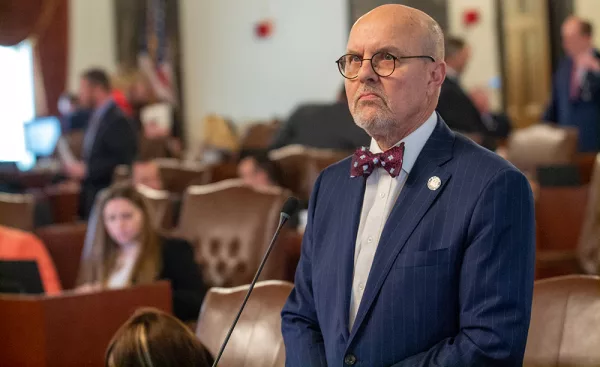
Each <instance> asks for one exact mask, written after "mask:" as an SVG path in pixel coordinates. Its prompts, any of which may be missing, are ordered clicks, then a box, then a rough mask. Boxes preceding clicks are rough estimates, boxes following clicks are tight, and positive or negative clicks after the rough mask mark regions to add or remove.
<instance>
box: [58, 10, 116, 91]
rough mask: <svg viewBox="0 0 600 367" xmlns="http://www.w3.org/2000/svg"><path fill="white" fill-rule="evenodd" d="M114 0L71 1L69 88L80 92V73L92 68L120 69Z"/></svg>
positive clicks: (111, 70) (112, 70)
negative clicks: (118, 66) (114, 21)
mask: <svg viewBox="0 0 600 367" xmlns="http://www.w3.org/2000/svg"><path fill="white" fill-rule="evenodd" d="M113 19H114V8H113V0H70V2H69V57H68V73H67V78H68V80H67V88H68V89H69V90H70V91H72V92H76V91H77V87H78V84H79V74H80V73H81V72H82V71H84V70H85V69H87V68H90V67H101V68H104V69H106V70H107V71H109V72H114V71H115V70H116V48H115V41H114V40H115V36H114V32H115V27H114V23H113Z"/></svg>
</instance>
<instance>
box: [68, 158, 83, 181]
mask: <svg viewBox="0 0 600 367" xmlns="http://www.w3.org/2000/svg"><path fill="white" fill-rule="evenodd" d="M64 169H65V174H66V175H67V176H69V178H72V179H75V180H83V179H84V178H85V175H86V174H87V167H86V165H85V163H83V162H81V161H77V162H73V163H67V164H66V165H65V167H64Z"/></svg>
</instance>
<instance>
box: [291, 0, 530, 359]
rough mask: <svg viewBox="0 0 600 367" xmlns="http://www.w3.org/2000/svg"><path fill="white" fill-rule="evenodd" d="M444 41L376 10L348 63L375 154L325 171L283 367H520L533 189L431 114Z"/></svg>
mask: <svg viewBox="0 0 600 367" xmlns="http://www.w3.org/2000/svg"><path fill="white" fill-rule="evenodd" d="M443 44H444V42H443V34H442V31H441V29H440V27H439V25H438V24H437V23H436V22H435V21H434V20H433V19H432V18H431V17H429V16H428V15H426V14H425V13H423V12H421V11H418V10H416V9H412V8H409V7H405V6H402V5H384V6H381V7H378V8H376V9H375V10H373V11H371V12H370V13H368V14H367V15H365V16H363V17H362V18H361V19H359V20H358V21H357V22H356V24H354V26H353V28H352V31H351V33H350V37H349V40H348V46H347V51H346V55H344V56H342V57H341V58H340V59H339V60H338V66H339V70H340V72H341V73H342V75H343V76H344V77H345V78H346V91H347V94H348V101H349V107H350V111H351V113H352V115H353V118H354V121H355V122H356V124H357V125H359V126H360V127H362V128H363V129H364V130H365V131H367V133H368V134H369V135H370V136H371V137H372V141H371V146H370V148H361V149H359V150H357V152H356V153H355V154H354V156H353V157H351V158H348V159H345V160H343V161H341V162H339V163H337V164H334V165H333V166H331V167H329V168H327V169H326V170H325V171H324V172H323V173H322V174H321V175H320V176H319V178H318V179H317V182H316V184H315V187H314V190H313V193H312V197H311V200H310V204H309V212H308V221H307V227H306V231H305V234H304V242H303V244H302V255H301V259H300V263H299V264H298V269H297V272H296V280H295V288H294V290H293V291H292V293H291V294H290V297H289V299H288V301H287V303H286V305H285V306H284V309H283V311H282V332H283V337H284V341H285V346H286V356H287V361H286V365H287V366H289V367H305V366H312V367H315V366H363V367H378V366H386V367H387V366H396V367H399V366H423V367H424V366H444V367H447V366H457V367H458V366H460V367H466V366H487V367H489V366H503V367H504V366H521V364H522V362H523V355H524V351H525V343H526V340H527V332H528V328H529V319H530V311H531V301H532V290H533V278H534V257H535V254H534V253H535V246H534V241H535V234H534V211H533V199H532V193H531V188H530V187H529V184H528V182H527V179H526V178H525V177H524V176H523V174H521V173H520V172H519V171H518V170H517V169H516V168H515V167H513V166H512V165H510V164H509V163H508V162H506V161H504V160H503V159H502V158H500V157H499V156H497V155H496V154H494V153H492V152H490V151H488V150H486V149H484V148H482V147H480V146H478V145H476V144H475V143H473V142H472V141H471V140H469V139H467V138H465V137H462V136H460V135H458V134H455V133H453V132H452V131H451V130H450V129H449V128H448V126H446V124H445V123H444V121H443V120H442V119H441V118H440V117H439V116H438V115H437V114H436V112H435V107H436V105H437V101H438V97H439V93H440V88H441V85H442V83H443V81H444V78H445V75H446V65H445V63H444V61H443V60H444V46H443Z"/></svg>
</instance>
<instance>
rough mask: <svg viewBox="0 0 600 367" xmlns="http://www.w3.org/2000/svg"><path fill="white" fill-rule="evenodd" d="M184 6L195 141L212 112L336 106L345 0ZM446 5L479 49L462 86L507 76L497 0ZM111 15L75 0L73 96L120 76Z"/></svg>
mask: <svg viewBox="0 0 600 367" xmlns="http://www.w3.org/2000/svg"><path fill="white" fill-rule="evenodd" d="M180 1H181V3H180V19H181V28H180V32H181V38H182V39H181V42H182V48H183V60H182V68H183V86H182V88H183V91H184V93H185V97H186V110H185V111H184V114H185V117H186V122H187V124H188V126H187V131H188V132H189V133H190V135H191V136H190V137H189V138H198V137H199V134H200V130H201V129H200V126H199V125H200V121H201V120H202V118H203V117H204V116H205V115H206V114H208V113H211V112H214V113H219V114H224V115H227V116H229V117H231V118H232V119H233V120H234V121H236V122H238V123H243V122H245V121H248V120H252V119H266V118H271V117H275V116H278V117H282V118H285V117H286V116H287V115H288V114H289V113H290V112H291V110H292V109H293V108H294V106H296V105H297V104H298V103H302V102H305V101H311V100H312V101H330V100H333V98H334V96H335V94H336V92H337V89H338V88H339V87H340V86H341V84H342V82H343V80H342V78H341V76H340V75H339V73H338V72H337V69H336V66H335V64H334V60H335V59H337V57H338V56H340V55H341V54H342V53H343V51H344V49H345V45H346V40H347V34H348V29H349V26H348V24H347V22H348V9H347V2H348V1H347V0H327V1H322V0H303V1H297V0H277V1H275V0H244V1H240V0H218V1H213V0H180ZM596 1H597V0H576V9H578V11H579V12H583V13H588V14H586V15H587V16H591V15H593V14H600V12H595V9H596V8H597V7H598V4H597V3H596ZM448 6H449V9H448V11H449V18H450V19H449V26H450V33H452V34H456V35H458V36H462V37H465V38H466V40H467V41H468V42H469V43H470V44H471V45H473V48H472V49H473V55H472V60H471V63H470V67H469V68H468V69H467V70H466V72H465V75H464V78H463V82H464V84H465V86H466V87H474V86H482V85H483V86H487V85H488V83H489V81H490V80H491V79H492V78H494V77H496V76H499V74H500V65H499V63H498V61H499V59H498V55H499V49H498V44H497V40H496V29H497V27H496V9H495V7H494V0H449V1H448ZM470 8H475V9H479V11H480V13H481V19H480V22H479V23H478V24H477V25H475V26H473V27H470V28H465V27H464V26H463V24H462V12H463V11H464V10H465V9H470ZM590 9H594V11H590ZM113 11H114V9H113V1H112V0H99V1H90V0H70V14H69V15H70V17H69V19H70V23H69V25H70V32H69V37H70V39H69V42H70V44H69V66H68V69H69V72H68V78H69V80H68V84H67V85H68V86H69V89H70V90H72V91H76V90H77V84H78V76H79V74H80V73H81V71H83V70H84V69H86V68H88V67H91V66H99V67H103V68H106V69H107V70H108V71H110V72H114V71H115V69H116V49H115V45H114V31H115V30H114V23H113ZM269 16H270V17H272V19H273V20H274V23H275V29H274V34H273V36H272V37H271V38H270V39H266V40H257V39H256V38H255V36H254V26H255V24H256V22H258V21H259V20H261V19H263V18H265V17H269ZM597 17H598V18H600V15H598V16H597ZM598 24H599V25H600V19H599V21H598ZM599 33H600V32H599ZM497 94H498V93H497ZM493 105H494V106H497V105H498V98H493Z"/></svg>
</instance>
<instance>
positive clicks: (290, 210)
mask: <svg viewBox="0 0 600 367" xmlns="http://www.w3.org/2000/svg"><path fill="white" fill-rule="evenodd" d="M299 206H300V202H299V201H298V199H296V198H295V197H293V196H290V197H289V198H288V199H287V200H286V202H285V204H283V208H282V209H281V213H280V214H279V225H278V226H277V230H275V234H274V235H273V238H272V239H271V243H270V244H269V247H268V248H267V251H266V252H265V255H264V256H263V258H262V260H261V261H260V265H259V266H258V270H257V271H256V274H254V279H252V283H250V288H248V292H247V293H246V297H244V301H243V302H242V306H241V307H240V310H239V311H238V313H237V315H236V317H235V319H234V320H233V323H232V324H231V327H230V328H229V332H227V336H226V337H225V340H224V341H223V344H221V349H219V353H218V354H217V357H216V358H215V361H214V363H213V365H212V367H217V364H218V363H219V360H220V359H221V357H222V356H223V352H224V351H225V347H226V346H227V343H228V342H229V338H231V334H232V333H233V329H235V326H236V325H237V322H238V320H239V319H240V316H241V315H242V311H244V307H246V303H247V302H248V298H250V294H251V293H252V290H253V289H254V285H255V284H256V281H257V280H258V277H259V276H260V273H261V272H262V270H263V268H264V267H265V263H266V262H267V259H268V258H269V254H271V250H273V245H275V241H277V237H279V232H280V231H281V228H283V225H284V224H285V223H286V222H287V221H288V220H289V219H290V217H291V216H292V215H294V214H295V213H296V211H297V210H298V207H299Z"/></svg>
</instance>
